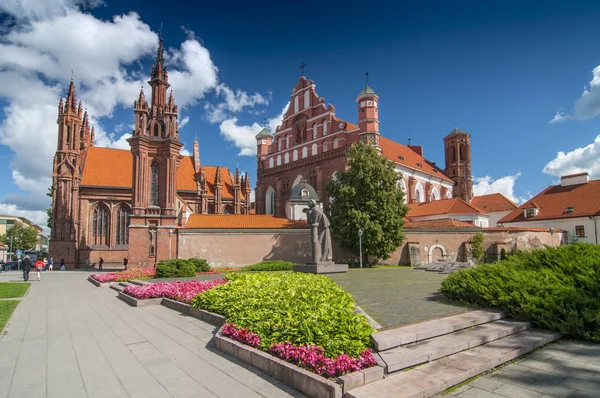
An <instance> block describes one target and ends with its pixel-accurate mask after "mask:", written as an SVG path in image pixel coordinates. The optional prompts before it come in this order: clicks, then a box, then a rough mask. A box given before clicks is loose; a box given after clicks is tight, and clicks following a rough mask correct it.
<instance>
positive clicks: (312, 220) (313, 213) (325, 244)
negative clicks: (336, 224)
mask: <svg viewBox="0 0 600 398" xmlns="http://www.w3.org/2000/svg"><path fill="white" fill-rule="evenodd" d="M306 218H307V220H308V224H309V225H310V235H311V243H312V261H313V264H333V261H332V260H333V250H332V249H331V234H330V233H329V220H328V219H327V216H326V215H325V213H323V210H322V209H321V208H320V207H319V206H317V203H316V202H315V201H314V200H313V199H311V200H310V201H309V202H308V210H307V212H306Z"/></svg>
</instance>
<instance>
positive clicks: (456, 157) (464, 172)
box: [444, 128, 473, 203]
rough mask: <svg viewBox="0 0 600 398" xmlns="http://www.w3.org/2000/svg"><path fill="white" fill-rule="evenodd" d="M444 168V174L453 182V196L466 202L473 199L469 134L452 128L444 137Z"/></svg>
mask: <svg viewBox="0 0 600 398" xmlns="http://www.w3.org/2000/svg"><path fill="white" fill-rule="evenodd" d="M444 152H445V158H446V169H445V170H444V174H446V175H447V176H448V177H450V178H451V179H452V180H453V181H454V182H455V185H454V192H453V196H454V197H458V198H461V199H462V200H464V201H465V202H467V203H470V202H471V199H473V176H472V174H471V136H470V135H469V134H468V133H466V132H464V131H462V130H461V129H459V128H454V129H453V130H452V131H451V132H450V134H448V135H447V136H446V137H445V138H444Z"/></svg>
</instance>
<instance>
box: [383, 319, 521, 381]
mask: <svg viewBox="0 0 600 398" xmlns="http://www.w3.org/2000/svg"><path fill="white" fill-rule="evenodd" d="M529 327H530V324H529V323H528V322H516V321H512V320H508V319H501V320H498V321H493V322H490V323H484V324H481V325H478V326H474V327H471V328H468V329H462V330H460V331H457V332H454V333H450V334H444V335H441V336H437V337H433V338H431V339H427V340H422V341H419V342H416V343H411V344H407V345H403V346H400V347H395V348H392V349H389V350H385V351H381V352H379V355H380V357H381V359H382V360H383V362H384V363H385V366H384V369H385V372H386V373H392V372H397V371H399V370H402V369H406V368H409V367H411V366H415V365H419V364H422V363H425V362H431V361H435V360H436V359H439V358H442V357H445V356H448V355H452V354H456V353H458V352H461V351H465V350H468V349H470V348H473V347H477V346H480V345H482V344H486V343H489V342H490V341H493V340H497V339H500V338H503V337H506V336H508V335H511V334H514V333H518V332H521V331H523V330H525V329H529Z"/></svg>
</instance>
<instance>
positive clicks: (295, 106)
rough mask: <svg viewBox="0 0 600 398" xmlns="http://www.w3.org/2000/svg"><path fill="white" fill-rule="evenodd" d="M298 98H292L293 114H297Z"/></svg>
mask: <svg viewBox="0 0 600 398" xmlns="http://www.w3.org/2000/svg"><path fill="white" fill-rule="evenodd" d="M298 108H299V106H298V96H295V97H294V113H298Z"/></svg>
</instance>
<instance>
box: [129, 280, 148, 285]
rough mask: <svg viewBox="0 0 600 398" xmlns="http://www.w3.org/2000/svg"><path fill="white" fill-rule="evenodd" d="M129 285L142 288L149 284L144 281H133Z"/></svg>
mask: <svg viewBox="0 0 600 398" xmlns="http://www.w3.org/2000/svg"><path fill="white" fill-rule="evenodd" d="M129 283H130V284H132V285H138V286H144V285H147V284H148V283H150V282H147V281H144V280H137V279H133V280H130V281H129Z"/></svg>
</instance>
